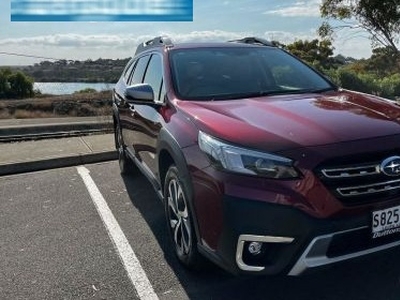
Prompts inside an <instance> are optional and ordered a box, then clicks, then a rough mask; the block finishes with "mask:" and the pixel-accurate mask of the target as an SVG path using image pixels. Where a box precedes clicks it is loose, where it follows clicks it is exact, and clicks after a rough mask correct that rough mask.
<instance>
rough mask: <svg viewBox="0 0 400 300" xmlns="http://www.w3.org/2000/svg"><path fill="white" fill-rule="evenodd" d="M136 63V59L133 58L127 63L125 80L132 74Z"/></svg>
mask: <svg viewBox="0 0 400 300" xmlns="http://www.w3.org/2000/svg"><path fill="white" fill-rule="evenodd" d="M134 65H135V61H134V60H133V59H131V60H130V61H129V62H128V64H127V65H126V67H125V69H124V72H123V74H124V79H125V82H127V81H128V77H129V75H130V74H131V72H132V69H133V66H134Z"/></svg>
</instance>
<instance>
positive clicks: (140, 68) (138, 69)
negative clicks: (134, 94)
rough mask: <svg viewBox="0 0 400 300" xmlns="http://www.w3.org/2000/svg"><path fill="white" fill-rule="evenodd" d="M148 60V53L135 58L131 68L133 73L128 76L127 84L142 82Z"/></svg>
mask: <svg viewBox="0 0 400 300" xmlns="http://www.w3.org/2000/svg"><path fill="white" fill-rule="evenodd" d="M148 61H149V56H148V55H146V56H143V57H141V58H139V59H138V60H137V62H136V65H135V69H134V70H133V74H132V75H131V76H130V78H129V80H128V84H129V85H132V84H135V83H141V82H142V79H143V75H144V71H145V70H146V67H147V62H148Z"/></svg>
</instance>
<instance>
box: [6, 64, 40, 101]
mask: <svg viewBox="0 0 400 300" xmlns="http://www.w3.org/2000/svg"><path fill="white" fill-rule="evenodd" d="M31 96H33V80H32V79H31V78H29V77H27V76H26V75H25V74H24V73H22V72H20V71H18V72H15V73H13V72H12V71H11V70H10V69H2V70H0V98H3V99H4V98H24V97H31Z"/></svg>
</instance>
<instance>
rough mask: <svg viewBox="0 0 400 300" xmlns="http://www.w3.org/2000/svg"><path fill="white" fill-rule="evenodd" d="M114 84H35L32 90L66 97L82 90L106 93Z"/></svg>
mask: <svg viewBox="0 0 400 300" xmlns="http://www.w3.org/2000/svg"><path fill="white" fill-rule="evenodd" d="M114 85H115V84H114V83H98V82H97V83H83V82H35V83H34V85H33V89H34V90H39V91H40V92H41V93H42V94H52V95H67V94H73V93H74V92H78V91H81V90H84V89H88V88H90V89H95V90H96V91H104V90H106V91H108V90H111V89H112V88H113V87H114Z"/></svg>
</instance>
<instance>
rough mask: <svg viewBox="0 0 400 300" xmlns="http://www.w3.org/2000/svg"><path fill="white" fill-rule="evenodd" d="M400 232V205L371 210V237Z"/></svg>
mask: <svg viewBox="0 0 400 300" xmlns="http://www.w3.org/2000/svg"><path fill="white" fill-rule="evenodd" d="M398 232H400V205H399V206H395V207H390V208H386V209H382V210H377V211H374V212H372V238H378V237H382V236H387V235H390V234H394V233H398Z"/></svg>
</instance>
